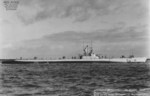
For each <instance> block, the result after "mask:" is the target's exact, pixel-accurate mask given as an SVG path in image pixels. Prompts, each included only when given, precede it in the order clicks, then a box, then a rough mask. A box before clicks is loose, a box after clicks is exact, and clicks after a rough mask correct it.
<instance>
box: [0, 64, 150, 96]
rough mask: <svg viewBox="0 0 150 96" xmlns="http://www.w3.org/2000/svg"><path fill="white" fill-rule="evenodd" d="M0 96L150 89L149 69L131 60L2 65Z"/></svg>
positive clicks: (61, 95)
mask: <svg viewBox="0 0 150 96" xmlns="http://www.w3.org/2000/svg"><path fill="white" fill-rule="evenodd" d="M0 76H1V77H0V81H1V83H0V96H93V91H94V90H95V89H99V88H101V89H103V88H106V89H107V88H111V89H136V90H137V93H138V91H140V90H142V89H146V88H150V83H149V81H150V74H149V68H148V66H147V65H146V64H141V63H139V64H138V63H137V64H135V63H134V64H132V63H126V64H121V63H71V64H70V63H52V64H3V65H1V67H0Z"/></svg>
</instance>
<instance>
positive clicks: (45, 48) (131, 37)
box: [0, 0, 148, 58]
mask: <svg viewBox="0 0 150 96" xmlns="http://www.w3.org/2000/svg"><path fill="white" fill-rule="evenodd" d="M2 1H3V0H1V5H3V6H0V12H1V13H0V38H1V40H0V45H1V47H0V48H1V49H0V50H1V57H0V58H18V57H24V58H31V57H33V56H37V57H39V58H41V57H44V58H50V57H52V58H57V57H62V56H63V55H64V56H66V57H71V56H77V55H78V54H79V53H80V54H82V53H83V52H82V50H83V41H85V42H90V41H91V40H92V41H93V48H94V50H95V51H94V52H95V53H97V54H102V55H107V56H110V57H111V56H114V57H120V56H121V55H125V56H128V55H129V54H131V52H133V53H134V54H135V56H148V51H147V49H148V47H147V45H148V0H19V4H18V8H17V9H16V10H6V9H5V7H4V4H3V2H2Z"/></svg>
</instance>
